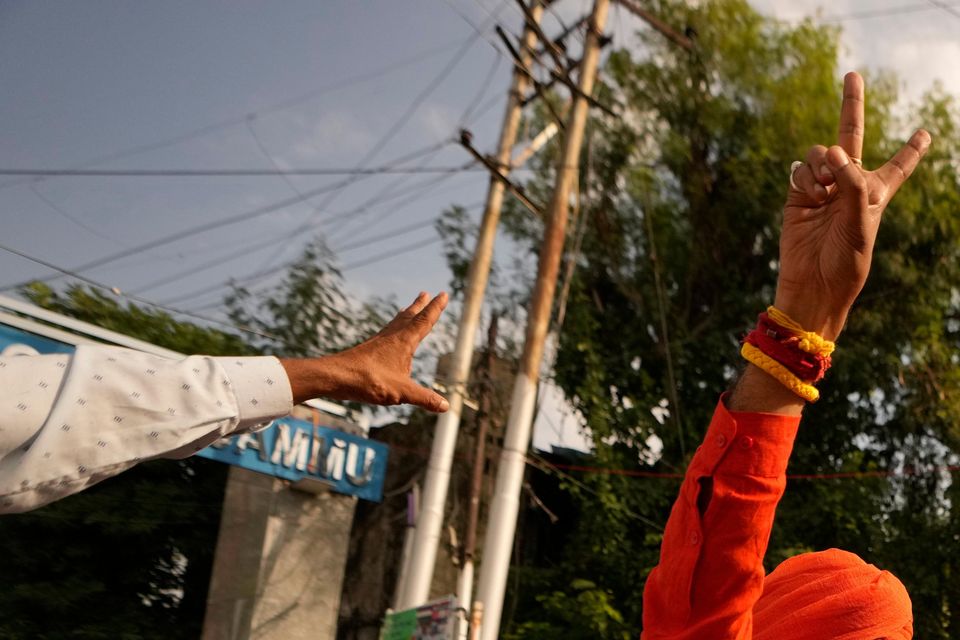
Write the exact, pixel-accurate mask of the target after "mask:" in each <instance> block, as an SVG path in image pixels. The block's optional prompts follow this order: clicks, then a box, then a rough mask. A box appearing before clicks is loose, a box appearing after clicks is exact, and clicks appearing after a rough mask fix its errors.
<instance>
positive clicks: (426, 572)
mask: <svg viewBox="0 0 960 640" xmlns="http://www.w3.org/2000/svg"><path fill="white" fill-rule="evenodd" d="M531 5H532V6H531V8H530V13H531V15H532V16H533V18H534V21H535V23H537V22H539V20H540V18H541V17H542V16H543V5H542V3H541V2H539V1H538V0H531ZM522 40H523V42H522V45H523V46H521V47H520V55H521V56H522V57H523V59H524V60H525V61H526V63H527V65H526V66H529V61H530V53H529V52H531V51H534V50H535V47H536V44H537V42H536V34H535V29H534V28H532V27H531V25H530V24H527V25H526V27H525V28H524V30H523V36H522ZM529 87H530V79H529V78H528V77H527V75H526V74H524V73H523V72H522V71H521V70H519V69H517V68H515V69H514V72H513V82H512V83H511V85H510V94H509V97H508V98H507V108H506V113H505V114H504V117H503V128H502V129H501V130H500V142H499V144H498V146H497V163H498V164H499V168H500V170H501V171H502V172H503V173H507V172H509V170H510V159H511V155H510V154H511V151H512V150H513V145H514V143H515V142H516V138H517V130H518V128H519V125H520V115H521V110H522V108H523V107H522V103H523V100H524V97H525V94H526V92H527V90H528V88H529ZM504 188H505V185H504V183H503V181H502V180H501V179H499V178H497V177H496V176H491V177H490V186H489V187H488V189H487V204H486V208H485V209H484V212H483V219H482V221H481V223H480V230H479V234H478V237H477V246H476V249H475V250H474V254H473V259H472V261H471V263H470V271H469V274H468V276H467V286H466V291H465V292H464V298H463V311H462V313H461V315H460V326H459V328H458V330H457V343H456V347H455V349H454V352H453V357H452V361H451V364H450V383H451V384H449V385H448V387H449V389H450V391H449V394H448V397H447V400H448V401H449V402H450V409H449V410H448V411H447V412H446V413H444V414H441V415H440V417H439V418H438V419H437V426H436V431H435V432H434V436H433V446H432V448H431V450H430V460H429V462H428V463H427V474H426V478H425V480H424V488H423V499H422V503H421V506H420V512H419V514H418V516H417V526H416V529H415V531H414V536H413V548H412V555H411V556H410V562H409V565H408V567H407V571H406V572H405V573H404V574H402V575H401V576H400V580H401V581H402V585H403V587H402V588H401V590H400V593H401V594H402V599H401V601H400V603H399V605H400V608H404V609H405V608H409V607H412V606H416V605H418V604H422V603H424V602H426V601H427V599H428V597H429V594H430V583H431V582H432V581H433V568H434V564H435V562H436V558H437V546H438V544H439V543H440V530H441V527H442V526H443V512H444V505H445V504H446V501H447V489H448V487H449V485H450V467H451V464H452V463H453V453H454V447H455V446H456V443H457V432H458V430H459V428H460V414H461V412H462V411H463V400H464V395H465V393H466V387H467V382H468V380H469V377H470V365H471V363H472V361H473V347H474V340H475V338H476V333H477V325H478V324H479V322H480V311H481V308H482V305H483V296H484V293H485V291H486V288H487V279H488V276H489V274H490V263H491V260H492V257H493V244H494V239H495V238H496V231H497V225H498V223H499V221H500V209H501V207H502V205H503V195H504ZM458 595H459V594H458ZM461 605H462V606H464V607H469V606H470V603H469V602H461Z"/></svg>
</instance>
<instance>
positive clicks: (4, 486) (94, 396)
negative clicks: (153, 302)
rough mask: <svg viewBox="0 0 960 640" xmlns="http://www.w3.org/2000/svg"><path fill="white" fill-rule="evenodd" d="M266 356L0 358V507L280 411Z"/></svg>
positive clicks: (284, 404)
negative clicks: (178, 358) (177, 358)
mask: <svg viewBox="0 0 960 640" xmlns="http://www.w3.org/2000/svg"><path fill="white" fill-rule="evenodd" d="M292 406H293V397H292V395H291V390H290V382H289V380H288V378H287V374H286V372H285V371H284V369H283V367H282V366H281V364H280V361H279V360H277V359H276V358H273V357H252V358H251V357H244V358H212V357H207V356H191V357H187V358H183V359H180V360H176V359H168V358H162V357H159V356H154V355H150V354H146V353H141V352H139V351H132V350H129V349H122V348H119V347H108V346H80V347H78V348H77V350H76V351H75V352H74V353H73V354H57V355H39V356H11V357H0V513H13V512H20V511H27V510H29V509H35V508H37V507H40V506H42V505H44V504H47V503H49V502H52V501H54V500H58V499H60V498H63V497H65V496H68V495H70V494H72V493H76V492H78V491H81V490H83V489H84V488H86V487H89V486H91V485H93V484H95V483H97V482H99V481H101V480H104V479H105V478H108V477H110V476H113V475H116V474H118V473H120V472H121V471H124V470H126V469H129V468H130V467H132V466H133V465H135V464H137V463H138V462H140V461H142V460H147V459H150V458H184V457H187V456H190V455H193V454H194V453H195V452H197V451H199V450H201V449H203V448H204V447H206V446H207V445H209V444H211V443H213V442H215V441H216V440H218V439H219V438H222V437H223V436H226V435H229V434H231V433H236V432H238V431H244V430H249V429H252V428H254V427H256V426H258V425H260V424H263V423H266V422H269V421H270V420H273V419H274V418H278V417H281V416H285V415H287V414H288V413H289V412H290V410H291V408H292Z"/></svg>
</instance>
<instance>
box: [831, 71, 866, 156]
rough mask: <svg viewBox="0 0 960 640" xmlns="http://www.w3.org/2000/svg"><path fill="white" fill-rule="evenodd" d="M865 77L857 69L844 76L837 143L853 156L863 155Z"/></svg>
mask: <svg viewBox="0 0 960 640" xmlns="http://www.w3.org/2000/svg"><path fill="white" fill-rule="evenodd" d="M863 103H864V94H863V78H861V77H860V74H859V73H857V72H856V71H851V72H850V73H848V74H847V75H845V76H844V77H843V104H842V105H841V107H840V130H839V132H838V136H837V144H839V145H840V146H841V147H843V150H844V151H846V152H847V155H848V156H850V157H851V158H856V159H858V160H859V159H861V158H862V157H863V132H864V116H863Z"/></svg>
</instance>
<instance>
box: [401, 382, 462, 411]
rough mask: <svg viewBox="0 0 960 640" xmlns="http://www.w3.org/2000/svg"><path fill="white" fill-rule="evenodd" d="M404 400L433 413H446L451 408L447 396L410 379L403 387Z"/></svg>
mask: <svg viewBox="0 0 960 640" xmlns="http://www.w3.org/2000/svg"><path fill="white" fill-rule="evenodd" d="M402 400H403V402H407V403H409V404H413V405H416V406H418V407H421V408H423V409H426V410H427V411H432V412H433V413H444V412H445V411H446V410H447V409H449V408H450V403H449V402H447V399H446V398H444V397H443V396H441V395H440V394H439V393H437V392H435V391H431V390H430V389H427V388H426V387H424V386H422V385H419V384H417V383H416V382H414V381H413V380H410V381H408V383H407V385H406V387H405V388H404V389H403V393H402Z"/></svg>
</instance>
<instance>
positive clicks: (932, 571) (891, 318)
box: [505, 0, 960, 638]
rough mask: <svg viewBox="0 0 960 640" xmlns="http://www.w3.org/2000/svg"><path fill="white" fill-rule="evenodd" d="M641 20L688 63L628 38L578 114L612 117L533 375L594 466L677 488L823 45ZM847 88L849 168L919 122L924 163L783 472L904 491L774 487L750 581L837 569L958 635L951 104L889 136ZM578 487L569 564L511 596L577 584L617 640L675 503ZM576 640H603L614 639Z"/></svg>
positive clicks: (879, 116) (625, 481)
mask: <svg viewBox="0 0 960 640" xmlns="http://www.w3.org/2000/svg"><path fill="white" fill-rule="evenodd" d="M652 4H653V5H655V6H654V7H652V8H654V9H656V10H657V12H658V14H659V15H661V16H662V17H663V18H664V19H665V20H667V21H668V22H669V23H670V24H674V25H689V26H691V27H692V28H693V29H694V30H695V32H696V33H697V39H696V40H697V48H696V49H697V50H696V53H694V54H689V53H688V52H686V51H685V50H683V49H680V48H678V47H676V46H674V45H673V44H672V43H670V42H666V41H664V40H663V39H662V38H661V37H660V36H659V35H658V34H656V33H653V32H650V33H644V34H641V35H640V37H641V38H642V39H643V44H644V45H645V46H644V47H643V51H644V53H643V54H642V56H641V57H635V56H634V55H632V54H630V53H629V52H626V51H618V52H615V53H613V54H612V55H611V56H610V57H609V59H608V61H607V63H606V76H607V78H608V82H607V84H606V85H605V86H604V87H601V92H600V94H599V95H600V97H601V99H603V98H605V97H615V98H617V99H618V101H619V102H621V103H623V104H624V105H625V113H624V115H623V117H621V118H617V119H611V118H606V117H602V116H597V117H595V118H594V119H593V120H592V121H591V123H590V133H589V138H590V139H591V140H592V143H591V145H589V147H590V148H591V151H590V153H591V154H592V155H591V156H590V157H589V158H588V157H584V159H583V160H584V161H583V162H582V163H581V166H582V167H584V170H583V171H582V173H581V179H580V184H581V186H582V189H583V195H584V204H583V212H582V215H584V216H586V217H585V221H586V228H585V229H586V230H585V234H584V237H583V242H582V247H581V250H580V252H579V254H578V255H576V256H573V259H575V260H576V261H577V265H578V266H577V269H576V271H575V275H574V279H573V281H572V282H571V287H570V300H569V302H568V304H567V315H566V319H565V322H564V325H563V327H562V331H561V333H560V337H559V348H558V353H557V359H556V364H555V371H554V378H555V381H556V382H557V383H558V384H559V385H560V386H561V388H562V389H563V390H564V392H565V394H566V396H567V399H568V400H569V401H570V403H571V404H572V405H573V406H574V407H575V408H576V409H578V410H579V411H580V412H581V414H582V415H583V416H584V418H585V420H586V426H587V430H588V433H589V434H590V436H591V437H592V440H593V445H594V452H595V456H596V463H597V464H599V465H601V466H607V467H611V468H629V469H638V470H644V471H653V472H664V473H676V472H677V471H680V470H682V469H683V468H684V466H685V464H686V462H687V461H688V459H689V457H690V455H691V453H692V452H691V449H692V448H693V447H695V446H696V444H697V442H698V441H699V439H700V438H701V437H702V435H703V431H704V429H705V428H706V426H707V424H708V422H709V418H710V414H711V412H712V410H713V407H714V405H715V403H716V401H717V396H718V393H719V392H720V391H722V390H723V389H725V388H727V387H728V386H729V385H730V383H731V381H732V380H733V379H734V377H735V376H736V373H737V369H738V367H739V364H738V357H737V345H738V340H739V338H740V337H741V336H743V335H744V333H745V332H746V330H747V329H748V328H749V327H750V326H751V324H752V323H753V322H754V319H755V316H756V314H757V313H758V312H759V311H760V310H762V309H763V308H764V307H765V306H766V305H767V304H770V302H771V301H772V299H773V290H774V289H773V288H774V285H775V282H776V272H777V243H778V234H779V225H780V211H781V209H782V205H783V201H784V197H785V193H786V184H787V177H786V176H787V170H788V167H789V166H790V162H791V161H792V160H794V159H796V158H802V157H804V156H805V152H806V149H807V148H808V147H809V146H810V145H811V144H814V143H824V142H826V143H828V144H829V142H830V141H832V140H834V139H835V137H836V133H835V131H836V123H837V112H838V108H839V104H840V86H841V85H840V83H839V77H840V73H839V70H838V68H837V53H838V45H839V31H838V30H837V29H835V28H831V27H823V26H818V25H815V24H813V23H812V22H803V23H800V24H798V25H793V26H790V25H785V24H783V23H779V22H777V21H774V20H771V19H767V18H765V17H763V16H761V15H759V14H758V13H757V12H755V11H754V10H753V9H752V8H751V7H750V6H749V5H748V4H747V3H746V2H745V1H743V0H712V1H709V2H702V3H685V2H680V1H678V0H662V1H660V2H656V3H652ZM694 5H695V6H694ZM867 87H868V103H867V126H868V130H867V147H866V149H865V153H864V162H865V163H866V164H867V165H868V166H873V165H875V164H877V163H878V162H880V161H882V159H884V158H886V157H889V155H891V154H892V152H893V150H895V148H896V147H898V146H899V145H900V144H901V133H902V132H903V131H905V130H909V128H912V127H914V126H919V125H920V124H922V125H923V126H925V127H926V128H928V129H929V130H930V131H931V133H932V134H933V136H934V140H935V146H934V151H933V152H932V153H931V154H930V155H929V156H928V158H927V160H926V161H925V162H924V163H923V165H922V166H921V168H920V169H919V170H918V172H917V173H916V174H915V175H914V177H913V179H912V180H911V181H910V182H909V183H908V184H907V186H906V187H904V189H903V190H902V191H901V193H900V194H899V195H898V196H897V198H896V199H895V200H894V201H893V203H892V204H891V206H890V207H889V208H888V210H887V213H886V220H885V222H884V225H883V227H882V229H881V236H880V239H879V240H878V245H877V246H878V250H877V255H876V258H875V261H874V268H873V274H872V275H871V278H870V280H869V282H868V284H867V288H866V290H865V291H864V293H863V295H862V297H861V299H860V301H859V302H858V304H857V305H856V307H855V308H854V311H853V313H852V316H851V320H850V323H849V326H848V328H847V331H846V332H845V333H844V335H843V336H842V337H841V342H840V347H839V350H838V352H837V354H836V357H835V366H834V368H833V370H832V371H831V373H830V375H829V377H828V379H827V381H826V382H825V383H824V384H823V385H822V388H823V399H822V400H821V401H820V402H819V403H818V404H817V405H815V406H813V407H811V408H810V409H809V410H808V412H807V416H806V418H805V420H804V426H803V427H802V429H801V434H800V437H799V440H798V442H797V446H796V449H795V454H794V458H793V461H792V463H791V467H790V471H791V472H793V473H836V472H848V471H854V472H857V471H866V472H872V471H881V472H892V473H898V472H906V473H905V475H903V476H902V477H900V476H898V477H896V478H893V479H889V478H884V477H879V478H863V477H858V478H853V479H840V480H819V481H793V482H791V483H790V486H789V488H788V491H787V495H786V498H785V499H784V501H783V504H782V506H781V509H780V511H779V516H778V522H777V525H776V527H775V530H774V536H773V539H772V542H771V546H770V552H769V554H768V562H769V564H770V567H771V568H772V566H773V565H774V564H775V563H776V562H779V561H780V560H782V559H783V558H785V557H788V556H790V555H793V554H795V553H798V552H801V551H806V550H809V549H823V548H827V547H831V546H838V547H842V548H846V549H850V550H852V551H854V552H857V553H860V554H861V555H863V556H864V557H866V558H867V559H868V560H870V561H872V562H874V563H876V564H877V565H879V566H882V567H884V568H888V569H890V570H891V571H893V572H894V573H896V574H897V575H898V576H900V577H901V579H903V581H904V582H905V583H906V585H907V587H908V589H909V590H910V591H911V594H912V595H913V599H914V610H915V615H916V627H917V636H918V637H924V638H927V637H929V638H947V637H957V635H958V634H957V631H958V628H960V610H958V609H957V604H956V603H957V602H958V601H960V600H958V598H957V589H958V587H957V586H956V583H957V579H956V576H958V575H960V571H958V569H960V568H958V567H957V560H956V558H957V557H958V553H957V551H958V548H957V547H958V542H957V532H958V531H960V529H957V524H958V520H960V515H958V514H957V513H956V511H955V509H954V507H953V505H954V504H956V498H958V497H960V495H958V494H957V488H956V485H955V483H953V482H952V479H951V478H950V476H949V474H946V473H944V472H939V473H938V472H937V471H936V470H935V469H933V468H932V467H934V466H936V465H943V464H954V463H955V462H956V459H957V456H956V453H955V452H956V451H957V445H958V443H957V431H958V428H957V426H956V425H957V424H958V421H957V417H958V416H957V412H958V411H960V394H958V393H957V388H956V386H957V384H958V375H960V368H958V362H957V358H956V355H955V354H956V353H957V347H958V346H960V345H958V331H960V322H958V320H960V319H958V317H957V313H958V305H960V289H958V283H960V261H958V258H960V255H958V252H960V224H958V219H957V216H956V211H957V205H958V202H957V201H958V198H960V195H958V194H960V188H958V183H957V175H956V171H955V167H956V163H957V161H958V159H960V148H958V144H960V143H958V137H957V125H958V122H960V119H958V114H957V112H956V106H955V103H954V101H953V100H952V98H950V97H949V96H946V95H944V94H943V93H942V92H939V91H934V92H932V93H931V94H930V95H928V96H927V97H926V98H924V100H923V103H922V104H921V105H920V106H919V108H918V109H913V110H912V114H913V116H912V117H911V120H910V121H909V122H903V121H901V120H899V119H898V118H897V117H895V116H894V105H895V104H896V102H897V92H896V87H897V84H896V80H895V78H893V77H892V76H890V75H885V74H881V75H876V76H874V77H871V78H868V82H867ZM595 115H596V114H595ZM585 153H586V152H585ZM551 162H552V160H551V158H550V157H549V155H548V157H545V158H544V159H543V160H542V161H541V162H540V164H539V165H538V167H537V168H538V171H537V174H536V175H535V176H534V177H533V178H532V179H531V180H530V181H529V182H528V184H526V185H525V188H526V190H527V193H528V194H531V195H532V196H533V197H534V198H535V199H536V198H539V199H540V200H545V198H544V195H545V194H546V193H548V191H549V185H550V184H551V182H552V177H553V169H552V164H551ZM587 167H589V169H590V170H589V171H588V170H586V168H587ZM505 222H506V226H507V228H508V230H509V231H510V232H511V233H512V235H513V236H514V238H515V239H517V240H518V241H520V242H521V243H527V244H525V245H522V246H524V247H527V248H529V249H530V250H533V248H534V247H535V246H536V242H537V239H538V236H539V232H540V229H541V225H540V222H539V221H538V220H536V219H534V218H532V217H531V216H529V215H528V214H527V213H526V212H523V211H520V210H519V208H518V207H508V210H507V212H506V220H505ZM611 327H620V328H623V329H621V330H617V331H611ZM581 479H582V483H583V487H585V489H588V490H589V491H587V490H585V489H577V490H576V493H575V495H576V496H577V499H578V502H579V505H580V517H579V519H578V522H577V523H576V525H575V531H574V533H573V535H572V536H571V542H570V548H569V552H568V553H566V554H564V559H563V562H562V563H561V565H560V566H559V567H550V568H549V570H548V569H544V572H546V573H545V575H549V581H548V584H546V585H545V584H544V583H543V576H540V577H536V578H535V577H531V572H530V571H529V568H526V569H525V571H524V572H523V573H521V574H520V576H521V579H520V585H519V587H518V588H519V589H520V590H521V591H523V590H524V589H525V587H526V585H530V586H531V587H534V588H535V589H536V590H537V591H538V592H540V593H543V592H553V591H559V592H563V593H566V594H567V597H566V602H567V603H568V606H569V607H570V608H572V609H574V610H575V609H576V607H577V606H579V605H578V604H577V602H578V595H577V590H576V589H572V588H571V587H570V585H571V584H573V583H574V580H577V579H584V580H589V581H590V582H591V583H592V584H594V585H595V587H596V589H597V590H598V592H599V593H603V594H608V595H609V600H606V601H605V602H607V604H609V606H610V607H611V609H612V610H614V611H617V612H619V613H620V614H621V615H622V618H623V620H624V624H625V625H626V626H627V629H628V630H629V632H630V633H632V634H635V633H637V632H639V628H640V620H641V614H642V591H643V583H644V579H645V577H646V575H647V574H648V572H649V570H650V569H651V568H652V567H653V566H654V565H655V564H656V562H657V558H658V552H659V541H660V533H661V530H662V525H663V524H664V522H665V521H666V518H667V516H668V514H669V508H670V505H671V504H672V502H673V499H674V497H675V495H676V491H677V488H678V484H677V482H676V481H673V480H669V479H634V478H625V477H622V476H610V475H584V476H583V477H582V478H581ZM951 498H952V499H951ZM569 610H570V609H568V608H566V607H565V608H562V610H558V609H557V608H551V607H526V608H524V609H523V610H520V611H518V614H517V617H516V618H515V620H514V621H513V625H512V626H510V624H509V621H508V629H507V632H518V633H519V632H520V631H522V630H523V629H529V628H532V627H531V626H530V625H534V626H536V625H541V624H545V625H547V628H554V627H555V628H561V629H562V628H564V627H565V625H567V624H568V623H569V621H568V620H567V618H566V616H567V615H568V612H569ZM581 617H582V618H583V619H591V618H592V614H591V613H590V611H589V610H584V611H583V614H582V616H581ZM593 628H594V632H595V637H604V638H614V637H619V635H618V634H619V633H620V631H621V629H620V628H614V627H610V628H611V629H615V630H613V631H604V630H602V629H600V628H599V627H596V626H594V627H593Z"/></svg>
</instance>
